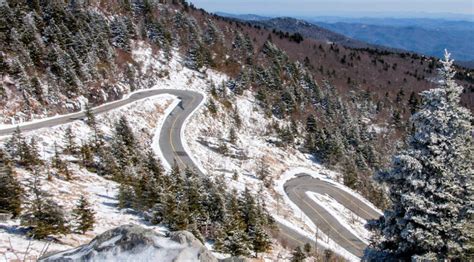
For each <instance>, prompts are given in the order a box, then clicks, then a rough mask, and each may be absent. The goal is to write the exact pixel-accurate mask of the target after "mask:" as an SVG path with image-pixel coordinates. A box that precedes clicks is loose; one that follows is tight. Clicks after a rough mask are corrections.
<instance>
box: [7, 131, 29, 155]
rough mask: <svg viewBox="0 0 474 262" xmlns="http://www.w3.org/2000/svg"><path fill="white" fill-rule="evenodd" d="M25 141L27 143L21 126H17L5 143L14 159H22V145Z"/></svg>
mask: <svg viewBox="0 0 474 262" xmlns="http://www.w3.org/2000/svg"><path fill="white" fill-rule="evenodd" d="M24 143H26V142H25V138H24V137H23V135H22V133H21V130H20V127H18V126H17V127H16V129H15V131H14V132H13V134H12V136H11V137H10V139H9V140H8V141H7V143H6V144H5V149H6V151H7V153H8V154H9V155H10V157H11V158H12V159H13V160H20V157H21V155H22V152H21V146H22V145H23V144H24Z"/></svg>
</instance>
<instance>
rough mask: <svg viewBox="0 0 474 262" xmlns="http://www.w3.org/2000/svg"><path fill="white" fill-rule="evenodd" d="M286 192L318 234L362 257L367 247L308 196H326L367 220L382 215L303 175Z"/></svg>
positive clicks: (286, 184)
mask: <svg viewBox="0 0 474 262" xmlns="http://www.w3.org/2000/svg"><path fill="white" fill-rule="evenodd" d="M284 189H285V192H286V194H287V195H288V197H289V198H290V200H291V201H292V202H293V203H295V204H296V205H297V206H298V207H299V208H300V210H302V211H303V212H304V213H305V214H306V215H307V216H308V217H309V218H310V219H311V221H313V223H314V224H315V225H316V226H317V227H318V229H319V230H321V231H322V232H323V233H325V234H326V235H327V236H329V238H331V239H332V240H334V241H335V242H336V243H337V244H339V245H340V246H341V247H342V248H344V249H345V250H347V251H349V252H350V253H352V254H354V255H356V256H358V257H361V256H362V255H363V251H364V249H365V248H366V246H367V245H366V244H365V243H364V242H363V241H362V240H360V239H359V238H358V237H357V236H355V235H354V234H352V233H351V232H350V231H349V230H348V229H347V228H346V227H345V226H343V225H342V224H341V222H340V221H338V220H337V219H336V218H335V217H333V216H332V215H331V214H330V213H329V212H327V210H326V209H325V208H324V207H323V206H322V205H321V204H319V203H316V202H315V201H313V200H312V199H311V198H310V197H309V196H308V195H307V194H306V192H316V193H319V194H327V195H329V196H331V197H332V198H334V199H335V200H336V201H337V202H339V203H340V204H342V205H343V206H344V207H346V208H347V209H349V210H351V211H352V212H354V213H355V214H356V215H358V216H359V217H361V218H364V219H366V220H368V219H376V218H378V217H379V216H380V213H379V212H378V211H377V210H375V209H374V208H373V207H371V206H370V205H368V204H366V203H365V202H364V201H361V200H360V199H358V198H356V197H354V196H353V195H351V194H349V193H348V192H346V191H344V190H342V189H340V188H338V187H336V186H335V185H333V184H331V183H329V182H326V181H323V180H320V179H317V178H314V177H312V176H310V175H308V174H304V173H302V174H298V175H296V177H295V178H292V179H290V180H288V181H287V182H286V183H285V184H284Z"/></svg>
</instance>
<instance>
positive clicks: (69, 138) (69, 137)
mask: <svg viewBox="0 0 474 262" xmlns="http://www.w3.org/2000/svg"><path fill="white" fill-rule="evenodd" d="M74 140H75V137H74V133H73V132H72V129H71V127H70V126H68V127H67V128H66V130H65V131H64V144H65V145H66V148H65V150H64V153H66V154H71V155H75V154H77V144H76V142H75V141H74Z"/></svg>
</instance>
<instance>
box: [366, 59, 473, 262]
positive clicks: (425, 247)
mask: <svg viewBox="0 0 474 262" xmlns="http://www.w3.org/2000/svg"><path fill="white" fill-rule="evenodd" d="M441 63H442V65H443V66H442V68H441V69H440V76H441V77H442V81H440V84H439V87H438V88H436V89H432V90H428V91H425V92H423V93H422V94H421V96H422V98H423V99H422V100H423V101H422V105H421V107H420V110H419V111H418V112H417V113H416V114H415V115H413V117H412V119H411V121H412V124H413V127H414V132H413V134H412V135H411V136H410V137H409V139H408V148H407V149H406V150H404V151H403V152H401V153H400V154H399V155H397V156H395V158H394V160H393V164H392V168H391V169H390V170H389V171H387V172H382V173H380V174H378V175H377V176H376V179H377V180H378V181H380V182H383V183H386V184H387V186H388V188H389V194H390V195H389V197H390V199H391V201H392V206H391V207H390V208H389V209H388V210H386V211H385V212H384V216H383V217H381V218H380V220H379V221H377V223H374V224H372V225H373V226H374V227H375V228H376V229H378V230H379V232H380V233H381V237H380V239H379V240H375V241H373V242H374V243H372V245H371V246H370V247H369V248H368V249H367V250H366V259H367V260H369V261H375V260H377V261H380V260H385V261H387V260H395V259H396V260H397V261H398V260H399V259H402V260H404V259H414V260H423V261H429V260H440V259H441V260H443V259H449V260H452V259H454V260H469V259H468V256H470V255H472V248H471V249H470V248H469V246H470V245H472V234H473V232H472V231H469V228H472V223H473V219H472V214H473V208H472V207H473V187H472V176H473V174H474V173H473V169H472V160H473V159H472V156H473V152H472V151H473V146H472V132H473V130H472V126H471V120H472V117H471V115H470V113H469V111H468V110H467V109H465V108H463V107H461V106H460V105H459V102H460V95H461V93H462V90H463V88H462V87H461V86H458V85H457V84H456V83H455V81H454V78H453V77H454V75H455V71H454V69H453V66H452V64H453V61H452V60H450V58H449V54H448V53H447V52H446V55H445V60H444V61H442V62H441ZM469 249H470V250H471V251H469ZM471 258H472V257H471Z"/></svg>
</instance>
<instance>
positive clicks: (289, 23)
mask: <svg viewBox="0 0 474 262" xmlns="http://www.w3.org/2000/svg"><path fill="white" fill-rule="evenodd" d="M247 21H250V20H247ZM250 22H251V23H252V24H253V25H257V26H261V27H264V28H269V29H275V30H277V31H282V32H288V33H292V34H294V33H300V34H301V35H302V36H304V37H306V38H313V39H316V40H322V41H326V42H332V43H337V44H341V45H344V46H347V47H352V48H377V49H380V50H390V51H400V50H395V49H393V48H390V47H386V46H380V45H373V44H369V43H367V42H364V41H360V40H357V39H354V38H351V37H347V36H345V35H344V34H340V33H337V32H334V31H331V30H328V29H326V28H324V27H322V26H318V25H315V24H312V23H309V22H307V21H305V20H300V19H296V18H291V17H279V18H270V19H266V20H265V19H260V20H251V21H250Z"/></svg>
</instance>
